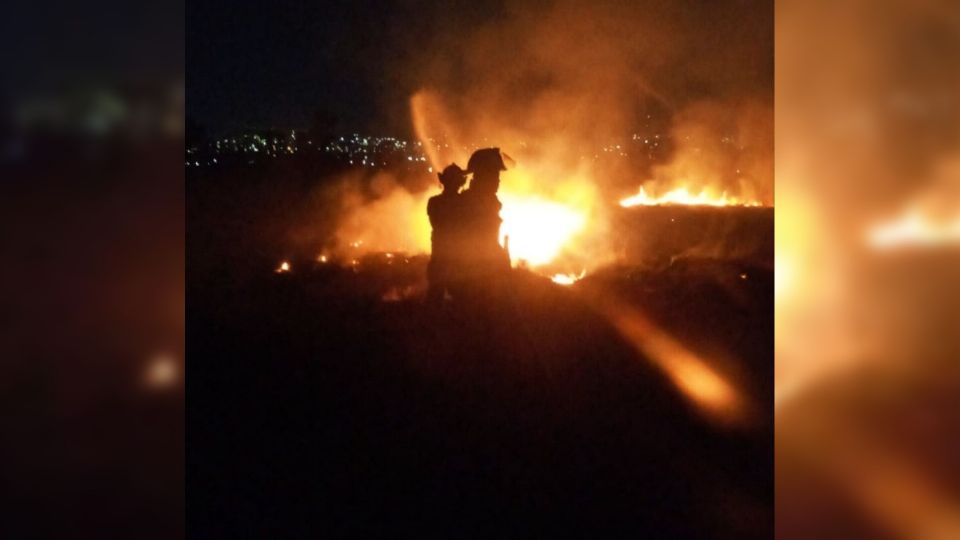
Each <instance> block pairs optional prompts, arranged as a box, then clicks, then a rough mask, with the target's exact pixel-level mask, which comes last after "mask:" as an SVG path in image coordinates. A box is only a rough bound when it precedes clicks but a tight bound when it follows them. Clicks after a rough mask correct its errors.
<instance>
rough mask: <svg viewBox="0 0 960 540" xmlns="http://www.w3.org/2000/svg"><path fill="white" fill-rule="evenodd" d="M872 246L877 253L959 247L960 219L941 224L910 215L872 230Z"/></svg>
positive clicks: (944, 221) (927, 217)
mask: <svg viewBox="0 0 960 540" xmlns="http://www.w3.org/2000/svg"><path fill="white" fill-rule="evenodd" d="M869 242H870V245H871V246H873V247H874V248H877V249H890V248H896V247H901V246H921V247H934V246H942V245H960V216H957V217H955V218H953V219H952V220H950V219H947V220H938V219H934V218H933V217H931V216H928V215H925V214H924V213H922V212H920V211H911V212H908V213H907V214H905V215H904V216H903V217H902V218H900V219H898V220H896V221H893V222H891V223H886V224H883V225H880V226H877V227H875V228H873V229H872V230H871V231H870V234H869Z"/></svg>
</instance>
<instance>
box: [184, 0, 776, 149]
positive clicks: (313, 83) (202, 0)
mask: <svg viewBox="0 0 960 540" xmlns="http://www.w3.org/2000/svg"><path fill="white" fill-rule="evenodd" d="M552 4H553V2H548V1H543V2H522V3H517V2H513V3H501V2H486V3H479V2H470V1H463V0H456V1H445V2H430V1H418V0H407V1H395V2H388V1H375V0H355V1H342V2H320V1H309V2H308V1H303V0H300V1H290V0H281V1H272V2H270V1H257V0H191V1H190V2H188V4H187V8H186V13H187V32H186V34H187V54H186V60H187V70H186V73H187V116H188V120H190V121H192V122H194V123H196V124H198V125H200V126H201V127H203V128H204V129H205V130H206V131H207V132H208V133H209V134H219V133H224V132H230V131H235V130H238V129H244V128H271V127H274V128H290V127H308V126H309V125H310V122H311V118H312V117H313V116H314V114H317V113H319V114H321V115H324V116H326V117H327V118H329V119H331V120H332V121H334V122H335V123H334V127H335V130H336V131H337V132H340V133H350V132H355V131H356V132H362V133H371V134H380V135H397V136H409V135H410V133H409V130H410V127H409V124H410V121H409V112H408V111H409V109H408V99H409V97H410V95H411V94H412V93H413V92H415V91H416V90H417V89H418V87H420V86H422V85H425V84H426V85H429V84H431V81H430V80H429V72H427V71H426V70H424V72H423V73H419V72H418V69H419V66H422V65H423V64H422V63H421V60H422V59H423V58H427V57H436V56H437V55H444V54H455V53H450V48H451V47H450V45H451V41H450V40H451V39H454V40H456V36H457V34H458V32H461V29H462V32H463V34H465V35H466V34H469V33H473V34H474V35H476V32H477V31H478V29H480V30H479V31H484V30H483V29H484V28H495V27H496V26H497V24H498V21H500V20H503V19H505V18H507V17H510V16H512V15H514V14H515V13H516V12H517V11H519V10H521V9H522V11H524V12H526V13H530V12H533V13H534V14H536V13H538V12H539V11H540V10H541V7H542V11H543V12H544V13H548V12H549V9H550V6H551V5H552ZM609 4H611V5H614V6H628V7H627V8H626V9H629V10H631V11H632V12H636V13H639V14H640V16H647V14H648V13H650V14H652V15H650V16H649V17H647V18H651V19H653V20H654V21H656V20H657V19H658V18H659V17H663V18H664V19H666V20H667V21H666V22H665V24H674V25H677V28H678V31H677V33H678V34H684V36H685V39H687V41H688V42H689V41H690V40H691V39H692V40H694V41H695V40H698V39H699V42H696V43H692V44H691V43H686V44H685V45H684V47H685V48H684V49H683V50H684V53H683V54H685V55H687V56H686V57H683V56H680V57H678V59H677V60H676V62H677V65H681V66H685V65H692V64H696V63H698V62H699V63H700V64H702V65H703V66H706V67H707V69H700V72H701V73H706V75H702V74H701V75H697V76H696V77H686V78H683V79H682V80H679V79H677V81H673V82H671V76H666V77H661V79H663V80H664V81H666V82H664V85H663V89H664V90H665V91H667V92H669V93H670V95H671V98H676V99H677V101H678V103H682V101H683V98H682V94H686V93H689V94H690V95H691V96H694V95H695V94H698V93H699V94H704V93H705V91H704V90H703V89H704V88H705V87H707V88H708V90H706V94H709V93H710V92H712V91H713V87H715V86H716V84H713V83H714V82H715V81H710V79H711V78H715V79H717V81H720V79H729V81H727V80H724V81H720V82H719V83H717V84H721V85H727V86H730V85H731V84H732V85H743V86H745V87H746V88H748V90H749V91H753V90H755V88H754V87H757V86H759V87H761V88H760V89H761V91H767V90H769V92H768V93H770V95H771V96H772V73H773V45H772V36H773V8H772V3H770V2H760V1H747V0H731V1H718V2H706V3H704V2H700V1H693V0H674V1H666V0H652V1H648V2H643V3H642V4H637V3H633V2H627V3H624V2H610V3H609ZM638 5H639V8H640V9H636V7H637V6H638ZM521 6H522V8H521ZM648 7H649V9H648ZM618 9H619V8H618ZM678 21H681V22H678ZM700 35H702V36H704V37H703V38H702V39H701V38H699V36H700ZM451 36H452V38H451ZM638 37H640V38H642V36H638ZM688 38H689V39H688ZM570 39H574V40H575V39H577V36H570ZM731 44H732V46H731ZM691 45H692V46H691ZM744 51H746V52H744ZM740 58H747V60H748V61H749V62H752V63H753V64H756V63H757V62H756V61H755V60H756V58H759V59H760V62H759V63H760V64H761V67H760V69H759V75H755V76H754V75H751V70H752V71H758V70H757V69H754V67H753V65H752V64H751V65H744V66H742V67H741V66H738V65H736V63H737V62H739V59H740ZM504 61H509V58H507V59H504ZM454 63H456V61H454ZM667 68H669V66H667ZM667 68H664V69H667ZM670 69H672V68H670ZM668 75H669V74H668ZM697 77H699V78H697ZM751 77H752V78H751ZM674 78H675V77H674ZM704 81H707V82H708V83H710V84H704ZM744 81H745V82H744ZM711 85H712V86H711ZM767 87H769V88H767ZM735 91H739V89H736V90H735ZM728 93H729V92H728ZM695 97H698V96H695Z"/></svg>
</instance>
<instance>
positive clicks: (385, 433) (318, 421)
mask: <svg viewBox="0 0 960 540" xmlns="http://www.w3.org/2000/svg"><path fill="white" fill-rule="evenodd" d="M194 181H196V179H194ZM257 189H259V188H257ZM241 191H242V190H241ZM247 191H250V190H247ZM281 191H282V190H281ZM218 192H220V193H222V191H221V188H213V189H208V187H207V186H204V185H199V184H198V183H193V184H191V183H190V181H189V180H188V250H187V253H188V259H187V261H188V262H187V291H188V294H187V299H188V300H187V349H188V351H189V359H190V360H189V363H188V377H187V379H188V381H189V382H188V386H187V394H188V406H189V408H188V411H189V414H188V422H187V426H188V427H187V482H188V490H187V497H188V500H187V522H188V527H189V530H190V531H191V533H192V534H193V535H195V536H197V537H263V536H270V537H306V536H313V537H324V538H341V537H351V538H371V537H373V538H376V537H441V538H461V537H485V538H490V537H493V538H500V537H540V536H547V535H548V534H549V535H551V536H560V537H590V538H603V537H618V536H630V537H652V538H681V537H686V538H760V537H767V536H769V535H770V534H771V533H772V527H773V510H772V509H773V438H772V433H773V423H772V416H773V411H772V384H773V383H772V381H773V316H772V315H773V313H772V311H773V273H772V271H771V270H769V269H765V268H766V267H764V266H763V265H757V264H753V263H750V262H744V261H740V262H732V261H720V260H716V259H709V260H708V259H697V260H682V261H675V262H674V264H671V265H663V266H657V267H651V268H645V267H642V266H638V265H633V266H629V267H616V268H609V269H606V270H603V271H599V272H596V273H594V274H593V275H591V276H588V277H587V278H586V279H585V280H583V281H582V282H580V283H578V284H577V285H575V286H574V287H573V288H563V287H559V286H556V285H554V284H552V283H551V282H549V280H547V279H545V278H542V277H540V276H536V275H534V274H530V273H527V272H523V271H519V272H516V275H515V276H514V284H513V287H512V291H513V293H512V294H511V295H510V296H509V298H510V299H509V301H506V302H502V303H498V304H497V307H496V309H495V311H494V313H495V315H494V316H492V317H486V318H477V317H474V316H471V315H470V314H464V313H460V312H457V311H454V310H441V311H436V310H430V309H428V308H426V307H424V306H423V305H422V304H421V303H420V301H419V299H418V298H417V297H416V295H413V296H411V297H408V298H405V297H404V295H396V294H393V295H390V296H389V297H397V298H399V299H398V300H397V301H384V299H383V298H384V294H385V293H389V291H390V290H391V289H394V291H402V290H404V288H403V286H404V285H405V284H413V283H415V282H416V281H418V280H420V279H421V278H420V276H422V272H423V269H424V260H423V259H422V258H411V259H409V261H408V262H403V261H401V260H398V259H394V261H391V264H386V261H384V260H382V259H377V258H376V257H371V258H370V259H368V260H366V261H364V263H363V264H361V265H360V267H359V268H358V269H356V270H354V269H350V268H341V267H339V266H336V265H320V266H316V267H313V268H311V267H310V265H306V264H302V263H295V264H294V271H293V272H291V273H289V274H275V273H273V272H272V268H273V267H274V266H275V264H276V262H277V261H278V260H279V259H278V258H273V259H271V258H270V256H269V255H264V256H262V257H248V258H241V257H237V256H235V255H234V256H231V254H237V253H243V252H244V249H242V248H241V247H239V246H242V245H244V243H253V242H254V241H253V240H251V239H250V238H249V235H246V232H245V231H246V230H247V229H245V228H246V227H250V228H253V227H254V226H255V225H254V224H256V223H257V217H256V216H254V215H253V214H254V213H255V211H253V210H249V211H247V210H244V209H243V207H244V205H243V204H235V205H234V206H232V207H231V206H229V205H218V204H212V203H213V202H214V201H213V200H212V199H211V196H212V194H213V193H218ZM237 197H242V195H238V196H237ZM250 197H251V198H255V197H254V196H253V195H250ZM268 206H269V205H268ZM245 212H249V213H250V215H246V216H245V215H244V214H245ZM229 224H233V225H229ZM265 249H268V248H265ZM231 265H235V268H236V269H237V271H236V273H231V272H230V269H231ZM258 265H259V266H258ZM252 268H259V269H260V271H259V274H256V273H255V272H251V271H249V270H250V269H252ZM244 271H248V272H247V274H244ZM741 274H745V275H746V276H747V277H746V278H743V277H741ZM238 276H246V277H238ZM398 286H399V287H398ZM583 287H591V288H599V289H601V290H603V291H606V292H607V293H609V294H614V295H616V296H618V297H619V298H622V299H624V300H626V301H627V302H629V303H630V304H631V305H633V306H635V307H637V308H639V309H642V310H643V311H644V312H645V313H646V314H647V315H648V316H650V317H651V318H652V319H653V320H655V321H657V322H658V323H659V324H660V325H662V326H663V327H664V328H666V329H667V330H668V331H670V332H671V333H672V334H673V335H675V336H676V337H677V338H678V339H680V340H681V341H682V342H684V343H685V344H686V345H687V346H689V347H690V348H692V349H694V350H697V351H700V352H704V353H707V354H714V353H718V352H721V353H723V355H724V356H725V357H727V358H729V359H733V361H732V366H733V367H732V368H731V369H729V370H727V371H726V372H727V373H728V374H733V376H734V377H735V381H736V383H737V386H738V387H739V388H740V389H741V390H742V391H743V392H744V394H745V396H746V397H747V398H748V399H749V400H750V401H752V402H753V403H755V404H756V405H757V406H758V411H759V412H758V414H757V415H756V416H755V417H754V418H752V420H751V421H750V422H749V423H748V424H746V425H741V426H739V427H729V426H728V427H724V426H719V425H715V424H712V423H711V422H710V421H709V420H707V419H706V418H705V417H703V416H702V415H701V414H699V413H698V412H697V411H696V410H695V409H693V408H692V407H691V406H690V405H689V404H688V402H687V401H685V400H684V399H683V397H682V396H680V395H679V394H678V393H677V392H676V391H675V390H674V389H673V387H672V386H671V384H670V383H669V382H668V381H667V379H666V378H665V377H664V376H663V375H662V374H661V373H660V372H658V371H657V370H656V368H655V367H654V365H653V364H652V363H651V362H650V361H649V360H648V359H646V358H643V357H642V356H641V355H640V354H639V353H638V352H637V351H636V350H635V348H633V347H632V346H631V345H630V344H629V343H627V342H626V341H624V339H623V338H621V337H620V336H619V335H618V334H617V332H616V330H615V329H614V328H613V327H612V326H611V325H610V324H609V323H608V322H607V321H606V320H605V319H604V318H603V317H602V316H600V315H598V314H597V313H595V312H594V311H592V310H591V309H590V308H589V307H588V306H587V304H585V303H584V302H582V301H581V295H580V293H578V289H582V288H583ZM728 367H729V366H728Z"/></svg>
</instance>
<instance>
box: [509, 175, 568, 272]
mask: <svg viewBox="0 0 960 540" xmlns="http://www.w3.org/2000/svg"><path fill="white" fill-rule="evenodd" d="M500 199H501V201H502V202H503V209H502V210H501V211H500V217H501V218H503V224H502V225H501V226H500V236H501V238H502V239H503V243H504V244H505V245H506V242H507V239H509V246H508V247H509V250H510V259H511V261H512V262H513V263H515V264H516V263H518V262H519V261H524V262H525V263H526V264H528V265H530V266H532V267H536V266H542V265H544V264H547V263H550V262H551V261H553V259H554V258H556V257H557V255H558V254H559V253H560V252H561V251H562V250H563V248H564V246H566V245H567V244H568V242H570V240H571V239H572V238H573V237H574V236H575V235H576V234H577V233H578V232H580V231H582V230H583V228H584V227H585V226H586V225H587V211H586V210H585V209H582V208H576V207H574V206H572V205H567V204H563V203H560V202H557V201H552V200H547V199H545V198H541V197H538V196H535V195H534V196H523V195H516V194H512V193H503V194H502V195H501V196H500Z"/></svg>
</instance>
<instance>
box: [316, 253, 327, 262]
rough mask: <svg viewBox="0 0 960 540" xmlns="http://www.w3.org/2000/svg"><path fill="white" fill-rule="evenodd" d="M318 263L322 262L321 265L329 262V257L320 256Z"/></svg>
mask: <svg viewBox="0 0 960 540" xmlns="http://www.w3.org/2000/svg"><path fill="white" fill-rule="evenodd" d="M317 262H321V263H325V262H327V256H326V255H320V256H319V257H317Z"/></svg>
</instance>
